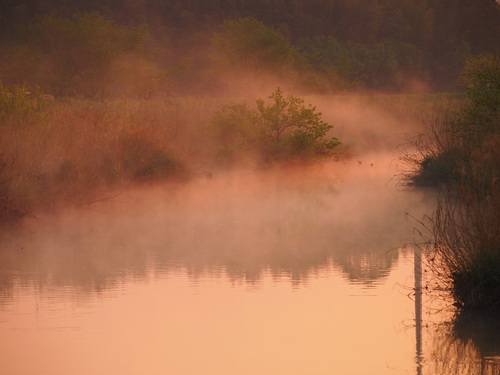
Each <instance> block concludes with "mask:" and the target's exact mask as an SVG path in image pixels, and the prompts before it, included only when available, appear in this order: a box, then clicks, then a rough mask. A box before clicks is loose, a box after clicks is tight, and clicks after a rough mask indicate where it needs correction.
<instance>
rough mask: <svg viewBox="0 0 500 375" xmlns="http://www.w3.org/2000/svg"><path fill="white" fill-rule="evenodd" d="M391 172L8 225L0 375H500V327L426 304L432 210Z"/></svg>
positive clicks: (309, 177) (324, 170) (1, 285)
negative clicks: (417, 274) (418, 268)
mask: <svg viewBox="0 0 500 375" xmlns="http://www.w3.org/2000/svg"><path fill="white" fill-rule="evenodd" d="M374 164H375V165H373V166H371V165H370V163H364V165H356V164H353V165H347V166H345V167H342V166H340V165H337V164H333V165H331V166H324V167H318V168H316V169H308V170H305V169H300V168H296V169H290V170H287V171H268V172H264V173H261V174H258V175H257V174H254V173H242V172H241V173H238V174H228V175H221V176H215V178H214V179H213V180H205V179H202V178H200V179H199V181H196V182H194V183H192V184H190V185H188V186H157V187H154V188H152V187H149V188H144V189H143V190H140V191H136V192H133V193H127V194H125V193H124V194H122V195H120V196H118V197H117V198H114V199H113V200H110V201H107V202H103V203H102V204H100V205H92V206H90V207H88V208H84V209H80V210H77V211H75V212H65V213H61V214H60V215H59V216H57V217H43V218H42V217H40V218H37V219H33V220H31V221H30V222H28V223H26V225H25V226H24V227H23V228H21V229H20V230H16V231H14V230H11V231H4V233H3V234H2V236H3V237H2V238H3V239H2V243H1V245H0V246H1V249H0V257H1V266H0V267H1V268H0V338H1V340H0V361H1V363H2V370H1V373H2V374H12V375H21V374H23V375H24V374H50V375H59V374H173V375H177V374H214V375H225V374H231V375H232V374H269V375H273V374H287V375H290V374H432V375H434V374H495V375H496V374H497V372H496V371H498V369H499V368H498V360H497V359H496V358H497V356H498V355H499V354H500V353H499V352H498V340H497V339H496V338H495V337H496V336H495V331H494V329H496V328H497V327H498V326H495V325H494V323H492V320H480V319H479V318H477V317H465V316H459V317H456V316H455V315H454V312H453V311H450V309H448V308H445V309H443V308H442V307H443V305H445V304H444V303H443V301H442V300H441V299H438V298H436V296H433V295H431V294H429V293H424V296H423V301H418V300H417V302H418V303H417V304H416V303H415V293H414V290H413V288H414V285H415V278H414V259H415V258H414V246H413V245H412V244H413V243H414V242H416V241H419V240H421V239H422V238H421V237H420V236H418V235H416V231H415V229H417V227H418V223H417V222H416V221H414V220H412V219H408V217H407V216H406V215H405V212H408V213H410V214H411V215H412V216H414V217H416V218H422V217H423V215H425V214H429V213H431V212H432V207H431V204H430V203H431V202H432V199H431V198H429V197H428V196H427V195H426V194H424V193H418V192H412V193H410V192H405V191H401V190H399V189H397V187H396V186H395V185H394V183H392V182H391V172H390V170H389V169H388V165H389V164H390V160H388V159H387V160H386V159H377V160H376V163H374ZM420 229H421V228H420ZM424 269H425V267H424ZM431 282H432V279H429V278H428V277H426V276H425V272H424V281H423V283H424V285H428V284H429V283H431ZM420 312H421V313H422V321H421V322H420V321H419V319H416V318H415V317H416V314H417V316H419V314H420ZM481 319H482V318H481ZM471 327H473V328H472V329H471ZM481 327H483V328H481ZM484 327H486V329H484ZM491 332H493V335H492V334H491ZM497 333H498V332H497Z"/></svg>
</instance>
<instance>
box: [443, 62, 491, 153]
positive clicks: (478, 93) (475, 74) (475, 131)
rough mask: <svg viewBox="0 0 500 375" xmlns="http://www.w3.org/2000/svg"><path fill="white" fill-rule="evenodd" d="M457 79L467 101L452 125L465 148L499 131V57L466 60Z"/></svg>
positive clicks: (475, 144)
mask: <svg viewBox="0 0 500 375" xmlns="http://www.w3.org/2000/svg"><path fill="white" fill-rule="evenodd" d="M460 81H461V83H462V85H463V86H464V87H465V88H466V89H467V98H468V103H467V104H466V105H465V107H464V108H463V110H462V111H461V113H460V115H459V118H458V119H457V121H455V122H454V123H453V124H452V127H453V130H454V131H455V133H456V134H457V136H458V137H460V138H461V139H462V140H463V141H464V144H465V145H466V146H467V147H480V146H481V144H482V142H483V140H484V139H486V138H487V137H491V136H493V135H495V134H499V133H500V57H498V56H497V55H491V54H490V55H483V56H479V57H476V58H471V59H469V60H468V61H467V63H466V65H465V68H464V70H463V71H462V73H461V75H460Z"/></svg>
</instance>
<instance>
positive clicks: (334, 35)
mask: <svg viewBox="0 0 500 375" xmlns="http://www.w3.org/2000/svg"><path fill="white" fill-rule="evenodd" d="M82 12H83V13H82ZM85 12H87V13H85ZM88 12H91V13H88ZM89 14H90V15H89ZM499 25H500V10H499V5H498V3H497V2H496V1H495V0H424V1H423V0H397V1H395V0H372V1H363V0H356V1H352V0H314V1H311V0H307V1H306V0H303V1H301V0H283V1H269V0H217V1H205V0H191V1H176V0H167V1H164V0H162V1H160V0H152V1H125V2H119V4H118V3H116V2H115V1H112V0H103V1H89V2H84V1H76V0H74V1H70V0H48V1H43V2H41V1H35V0H31V1H30V0H23V1H3V2H2V3H1V4H0V43H1V44H2V50H3V52H2V59H1V60H2V61H1V64H0V79H2V81H3V82H4V83H7V84H17V83H22V82H25V83H26V84H28V85H31V84H38V85H40V86H41V87H42V88H43V89H44V91H45V92H47V93H50V94H53V95H58V94H65V95H68V94H75V93H76V94H80V95H86V96H92V95H94V96H95V95H102V94H115V95H122V94H125V95H130V94H133V95H142V96H147V95H152V94H153V93H155V92H157V91H161V92H167V93H169V94H172V93H175V94H183V93H190V94H197V93H206V92H212V93H213V92H214V91H217V90H218V89H224V88H226V84H227V83H233V82H234V81H233V80H230V79H228V77H227V76H221V74H220V73H221V72H225V68H226V67H227V66H231V67H232V69H233V70H236V69H237V68H241V69H243V68H244V69H245V70H247V71H248V70H250V72H249V73H250V74H252V73H254V74H259V73H262V70H264V71H266V72H268V73H269V72H271V73H273V74H274V73H278V76H279V75H281V78H283V77H287V78H289V80H287V82H286V83H289V84H290V85H294V86H295V87H301V88H302V89H307V90H312V91H316V92H331V91H338V90H345V89H354V88H356V89H357V88H365V89H366V88H368V89H372V90H392V91H400V90H421V89H427V90H428V89H435V90H450V89H455V88H456V77H457V75H458V73H459V72H460V70H461V69H462V67H463V64H464V62H465V61H466V59H467V57H468V56H469V55H471V54H472V55H478V54H479V53H483V52H494V51H495V49H496V48H498V45H499V35H500V30H499V28H500V26H499ZM83 52H85V54H82V53H83ZM242 56H244V59H243V61H242V59H241V58H242ZM256 70H257V71H256ZM131 74H132V75H133V76H135V77H136V78H138V79H137V80H135V81H134V80H131V79H130V76H131ZM104 77H105V78H106V79H107V80H109V81H111V83H113V84H110V85H108V87H102V86H103V78H104ZM225 78H226V79H225ZM278 78H279V77H278ZM107 80H106V82H109V81H107ZM138 82H140V84H139V83H138ZM283 83H284V82H275V86H276V85H277V84H283ZM85 85H89V86H90V87H84V86H85ZM136 85H139V86H140V87H136Z"/></svg>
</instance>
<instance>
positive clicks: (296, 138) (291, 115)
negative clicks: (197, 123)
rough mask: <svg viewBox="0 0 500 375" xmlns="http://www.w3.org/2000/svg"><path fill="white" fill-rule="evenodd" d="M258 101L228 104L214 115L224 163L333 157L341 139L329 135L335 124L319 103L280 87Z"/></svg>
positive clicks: (218, 151) (219, 155) (213, 127)
mask: <svg viewBox="0 0 500 375" xmlns="http://www.w3.org/2000/svg"><path fill="white" fill-rule="evenodd" d="M269 99H271V101H270V103H266V101H264V100H263V99H259V100H257V102H256V109H251V108H249V107H248V106H247V104H246V103H239V104H228V105H225V106H224V107H223V108H222V109H221V110H220V111H218V112H217V113H216V114H215V115H214V117H213V118H212V121H211V125H210V128H211V130H212V131H213V133H214V134H215V144H216V158H217V159H218V160H219V161H220V162H223V163H234V162H237V161H242V160H245V159H254V160H257V162H259V163H263V164H269V163H274V162H280V161H299V160H300V161H311V160H314V159H317V158H322V157H332V156H334V155H335V151H336V150H335V149H336V147H337V146H338V145H339V144H340V141H339V140H338V139H337V138H335V137H329V136H328V132H329V131H330V130H331V129H332V128H333V126H332V125H330V124H328V123H326V122H324V121H323V120H322V119H321V113H320V112H317V111H316V107H314V106H312V105H309V106H306V105H305V104H304V100H303V99H302V98H298V97H296V96H293V95H289V96H287V97H285V96H284V94H283V91H282V90H281V88H280V87H278V88H276V90H275V91H274V92H273V93H272V94H271V96H269Z"/></svg>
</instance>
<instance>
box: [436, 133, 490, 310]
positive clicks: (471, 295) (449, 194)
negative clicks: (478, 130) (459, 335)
mask: <svg viewBox="0 0 500 375" xmlns="http://www.w3.org/2000/svg"><path fill="white" fill-rule="evenodd" d="M498 147H500V137H499V136H496V137H494V138H493V139H491V140H489V141H488V142H486V143H485V144H484V146H483V148H482V150H481V151H479V150H477V151H476V152H475V153H474V154H473V155H472V159H471V162H470V165H469V168H470V169H471V170H470V171H467V172H465V174H464V177H463V179H462V180H461V182H460V184H454V185H453V186H452V187H448V188H447V189H443V191H442V193H441V195H440V199H439V202H438V207H437V211H436V214H435V217H434V219H433V237H434V246H432V247H431V250H430V252H429V254H428V255H429V259H430V260H431V266H432V268H433V269H434V271H435V273H436V275H438V277H439V278H440V279H441V280H442V281H443V283H449V284H451V290H452V292H453V295H454V297H455V299H456V301H457V304H458V305H460V306H461V307H464V308H485V309H494V310H496V309H500V185H499V182H500V181H498V172H499V169H500V155H499V153H498Z"/></svg>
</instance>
